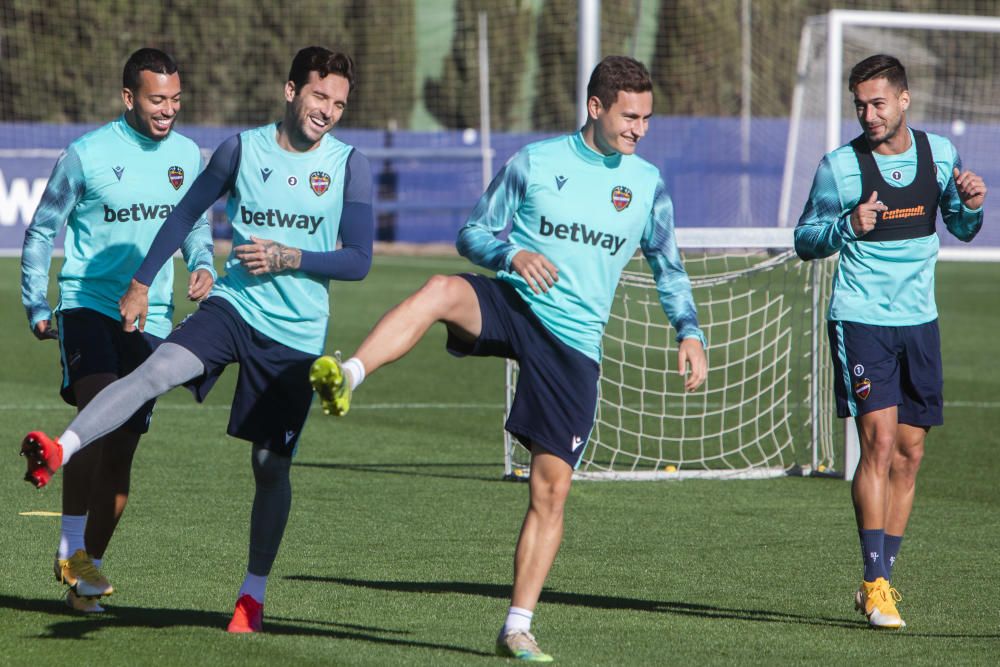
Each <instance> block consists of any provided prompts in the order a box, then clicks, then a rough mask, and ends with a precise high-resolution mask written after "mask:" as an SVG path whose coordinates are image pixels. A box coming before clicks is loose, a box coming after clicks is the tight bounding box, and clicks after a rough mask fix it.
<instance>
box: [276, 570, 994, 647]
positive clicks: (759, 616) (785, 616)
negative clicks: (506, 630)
mask: <svg viewBox="0 0 1000 667" xmlns="http://www.w3.org/2000/svg"><path fill="white" fill-rule="evenodd" d="M285 578H286V579H291V580H293V581H304V582H313V583H325V584H340V585H342V586H355V587H358V588H370V589H373V590H379V591H394V592H398V593H460V594H463V595H478V596H481V597H488V598H498V599H501V600H507V599H508V598H510V586H509V585H498V584H477V583H471V582H465V581H366V580H362V579H344V578H340V577H314V576H307V575H292V576H288V577H285ZM539 601H540V602H545V603H550V604H564V605H572V606H576V607H591V608H594V609H617V610H622V611H647V612H654V613H660V614H677V615H680V616H700V617H702V618H709V619H726V620H738V621H756V622H761V623H799V624H803V625H819V626H824V627H834V628H846V629H865V630H866V629H868V624H867V623H866V622H864V621H862V620H860V618H859V619H858V620H847V619H844V618H824V617H822V616H806V615H802V614H790V613H786V612H781V611H771V610H765V609H735V608H727V607H715V606H712V605H705V604H693V603H689V602H667V601H663V600H643V599H640V598H625V597H615V596H609V595H588V594H585V593H562V592H559V591H552V590H545V591H542V596H541V599H540V600H539ZM886 634H893V635H895V636H899V637H948V638H953V639H1000V634H972V633H933V632H913V631H910V630H905V631H903V632H892V633H890V632H888V631H886Z"/></svg>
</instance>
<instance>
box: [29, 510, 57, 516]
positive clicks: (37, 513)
mask: <svg viewBox="0 0 1000 667" xmlns="http://www.w3.org/2000/svg"><path fill="white" fill-rule="evenodd" d="M18 514H20V515H21V516H62V512H45V511H43V510H34V511H31V512H18Z"/></svg>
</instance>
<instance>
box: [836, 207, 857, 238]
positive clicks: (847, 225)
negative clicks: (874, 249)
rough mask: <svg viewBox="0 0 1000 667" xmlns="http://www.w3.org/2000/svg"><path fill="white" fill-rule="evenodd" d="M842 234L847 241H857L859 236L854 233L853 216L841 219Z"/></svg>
mask: <svg viewBox="0 0 1000 667" xmlns="http://www.w3.org/2000/svg"><path fill="white" fill-rule="evenodd" d="M840 234H841V236H843V238H844V240H845V241H857V240H858V236H857V234H855V233H854V227H852V226H851V214H850V213H848V214H847V215H845V216H843V217H842V218H841V219H840Z"/></svg>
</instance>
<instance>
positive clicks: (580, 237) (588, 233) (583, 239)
mask: <svg viewBox="0 0 1000 667" xmlns="http://www.w3.org/2000/svg"><path fill="white" fill-rule="evenodd" d="M538 232H539V233H540V234H541V235H542V236H555V237H556V238H557V239H569V240H570V241H572V242H573V243H583V244H585V245H592V246H601V247H602V248H604V249H606V250H609V251H611V254H612V255H617V254H618V251H619V250H621V249H622V246H623V245H625V237H623V236H615V235H614V234H607V233H605V232H598V231H594V230H592V229H590V228H589V227H587V225H584V224H581V223H579V222H574V223H573V224H572V225H564V224H562V223H552V222H549V221H548V220H546V219H545V216H544V215H543V216H542V224H541V226H540V227H539V228H538Z"/></svg>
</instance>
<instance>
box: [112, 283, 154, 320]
mask: <svg viewBox="0 0 1000 667" xmlns="http://www.w3.org/2000/svg"><path fill="white" fill-rule="evenodd" d="M118 312H120V313H121V314H122V329H124V330H125V331H129V332H131V331H135V329H136V326H135V322H136V320H138V321H139V331H145V330H146V315H147V314H148V313H149V285H143V284H142V283H140V282H139V281H137V280H136V279H135V278H133V279H132V282H131V283H130V284H129V286H128V291H127V292H125V296H123V297H122V298H120V299H119V300H118Z"/></svg>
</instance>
